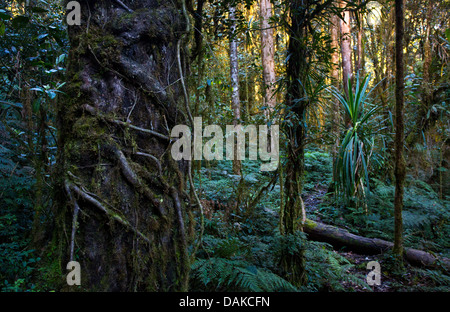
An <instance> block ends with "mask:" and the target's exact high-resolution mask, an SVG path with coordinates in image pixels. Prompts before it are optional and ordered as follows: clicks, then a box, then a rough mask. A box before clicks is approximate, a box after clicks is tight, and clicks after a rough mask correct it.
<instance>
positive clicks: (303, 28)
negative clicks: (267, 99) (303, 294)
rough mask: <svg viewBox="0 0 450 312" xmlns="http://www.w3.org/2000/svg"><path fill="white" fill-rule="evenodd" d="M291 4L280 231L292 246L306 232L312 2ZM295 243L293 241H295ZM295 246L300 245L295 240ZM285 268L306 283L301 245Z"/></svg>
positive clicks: (285, 258)
mask: <svg viewBox="0 0 450 312" xmlns="http://www.w3.org/2000/svg"><path fill="white" fill-rule="evenodd" d="M304 2H305V1H292V2H291V3H290V7H289V10H290V19H291V25H290V27H289V46H288V49H289V56H290V57H289V61H288V63H287V68H286V83H287V90H286V91H287V92H286V105H287V107H289V108H290V112H289V114H288V116H289V118H290V119H291V122H290V123H285V126H284V129H283V130H284V132H285V133H286V137H287V140H288V146H287V163H286V171H285V172H286V175H285V182H284V196H285V197H284V198H283V203H284V205H283V206H282V207H281V213H280V230H281V234H282V235H284V236H285V237H286V239H287V242H289V241H290V240H291V239H293V238H295V237H297V235H298V233H299V232H301V231H302V230H303V229H302V224H301V222H302V218H303V217H304V216H302V213H303V212H304V210H303V208H304V207H303V202H302V198H301V193H302V190H303V181H304V156H305V155H304V149H305V139H306V133H305V128H304V116H305V114H304V113H305V109H306V107H307V104H308V102H307V101H305V100H304V98H305V93H304V88H303V87H302V83H304V82H305V79H306V75H307V73H308V68H309V61H308V59H309V58H308V50H307V19H308V17H309V16H308V9H309V8H308V3H309V2H308V1H306V3H304ZM291 242H292V241H291ZM294 242H298V241H297V240H296V239H294ZM281 266H282V269H283V271H284V273H285V275H286V278H287V279H288V280H289V281H290V282H292V283H293V284H294V285H302V284H304V283H305V281H306V274H305V271H304V268H305V258H304V249H303V247H302V246H300V245H298V246H297V248H296V247H295V246H290V247H289V248H287V249H286V250H284V252H283V254H282V255H281Z"/></svg>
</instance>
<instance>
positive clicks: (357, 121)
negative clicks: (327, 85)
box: [331, 76, 381, 200]
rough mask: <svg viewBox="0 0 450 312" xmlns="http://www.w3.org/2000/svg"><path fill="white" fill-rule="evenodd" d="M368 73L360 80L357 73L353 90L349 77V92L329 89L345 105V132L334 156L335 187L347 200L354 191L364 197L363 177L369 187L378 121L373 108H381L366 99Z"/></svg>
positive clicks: (354, 193) (353, 195)
mask: <svg viewBox="0 0 450 312" xmlns="http://www.w3.org/2000/svg"><path fill="white" fill-rule="evenodd" d="M369 81H370V76H365V77H364V78H363V79H362V80H361V79H360V77H359V76H358V77H356V86H355V88H354V91H353V85H352V83H351V81H350V82H349V84H348V86H349V87H348V96H347V97H346V96H345V95H343V94H341V93H340V92H339V91H338V90H337V89H332V90H331V92H332V93H333V95H334V96H335V97H336V98H337V99H338V101H339V102H340V103H341V104H342V107H343V108H344V112H345V114H346V115H347V117H348V118H347V120H348V121H349V124H345V125H344V126H345V127H346V134H345V136H344V139H343V140H342V143H341V145H340V147H339V152H338V154H337V157H336V159H335V160H334V170H335V177H336V181H335V183H336V190H337V191H338V192H339V193H340V194H343V195H344V197H345V198H346V199H347V200H350V199H351V198H354V197H355V196H356V195H359V196H360V195H362V196H363V197H365V191H364V181H365V182H366V185H367V188H369V162H370V157H371V154H372V151H373V146H374V141H375V133H376V132H377V131H379V130H380V129H376V127H377V122H378V125H381V123H380V122H379V118H378V116H376V112H377V111H378V109H379V108H380V107H379V106H374V105H371V104H370V103H368V97H369V95H370V93H371V91H372V90H373V89H371V90H370V91H368V85H369Z"/></svg>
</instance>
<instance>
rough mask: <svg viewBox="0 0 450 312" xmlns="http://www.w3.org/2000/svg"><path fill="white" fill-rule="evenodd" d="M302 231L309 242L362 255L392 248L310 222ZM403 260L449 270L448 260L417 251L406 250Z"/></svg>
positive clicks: (378, 241) (386, 242)
mask: <svg viewBox="0 0 450 312" xmlns="http://www.w3.org/2000/svg"><path fill="white" fill-rule="evenodd" d="M304 231H305V233H307V234H308V238H309V239H311V240H315V241H321V242H326V243H329V244H331V245H333V247H335V248H344V249H346V250H351V251H354V252H357V253H360V254H364V255H375V254H381V253H384V252H388V251H390V250H392V249H393V247H394V244H393V243H392V242H388V241H385V240H382V239H378V238H367V237H363V236H359V235H355V234H352V233H350V232H348V231H347V230H344V229H341V228H338V227H335V226H331V225H327V224H323V223H320V222H315V221H312V220H307V221H306V222H305V226H304ZM405 258H406V260H407V261H408V262H410V263H411V264H413V265H418V266H434V265H436V264H437V262H438V261H442V263H443V264H444V265H445V266H446V267H447V268H450V259H447V258H437V257H435V256H433V255H432V254H430V253H428V252H425V251H422V250H418V249H413V248H407V249H406V250H405Z"/></svg>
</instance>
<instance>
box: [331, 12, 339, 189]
mask: <svg viewBox="0 0 450 312" xmlns="http://www.w3.org/2000/svg"><path fill="white" fill-rule="evenodd" d="M330 34H331V48H332V49H333V52H332V53H331V63H332V64H331V77H332V79H333V85H334V86H335V87H336V88H339V85H340V79H339V17H338V16H337V15H333V16H332V17H331V20H330ZM331 112H332V113H331V116H332V118H331V119H332V120H331V122H332V127H331V129H332V132H333V133H332V135H335V136H336V138H335V140H334V143H333V147H332V156H333V160H335V159H336V155H337V151H338V148H339V124H340V119H341V116H340V115H341V114H340V105H339V101H338V99H334V100H333V103H332V108H331ZM333 164H334V161H333ZM334 172H335V170H333V174H334ZM333 181H336V178H335V177H334V178H333Z"/></svg>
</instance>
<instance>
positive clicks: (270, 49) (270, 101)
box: [260, 0, 276, 117]
mask: <svg viewBox="0 0 450 312" xmlns="http://www.w3.org/2000/svg"><path fill="white" fill-rule="evenodd" d="M260 15H261V61H262V67H263V80H264V106H266V107H267V110H266V112H267V113H266V116H267V117H270V113H271V112H272V111H273V109H274V108H275V105H276V97H275V80H276V77H275V61H274V42H273V28H271V24H270V18H271V17H272V3H271V2H270V0H261V1H260Z"/></svg>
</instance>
